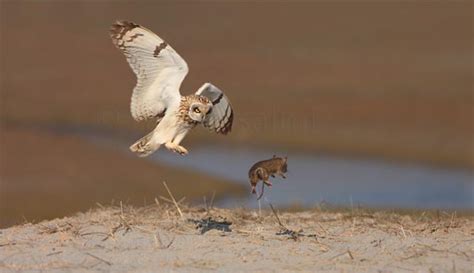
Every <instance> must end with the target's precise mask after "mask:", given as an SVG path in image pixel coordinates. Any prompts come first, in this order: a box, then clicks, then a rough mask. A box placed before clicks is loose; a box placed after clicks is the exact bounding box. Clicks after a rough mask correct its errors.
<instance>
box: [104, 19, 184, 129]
mask: <svg viewBox="0 0 474 273" xmlns="http://www.w3.org/2000/svg"><path fill="white" fill-rule="evenodd" d="M110 37H111V38H112V41H113V43H114V44H115V46H116V47H117V48H118V49H120V50H121V51H122V52H123V54H124V55H125V57H126V58H127V61H128V63H129V64H130V67H131V68H132V70H133V72H134V73H135V74H136V76H137V85H136V86H135V88H134V89H133V94H132V103H131V105H130V110H131V113H132V116H133V118H134V119H135V120H137V121H140V120H145V119H148V118H152V117H157V116H160V115H162V114H164V112H165V111H166V108H167V107H168V106H169V105H170V104H171V103H173V102H178V103H179V100H180V93H179V87H180V85H181V82H182V81H183V79H184V77H186V74H187V73H188V65H187V64H186V62H185V61H184V60H183V58H181V56H179V55H178V53H176V51H174V49H173V48H171V46H169V45H168V44H167V43H166V42H165V41H163V39H161V38H160V37H158V36H157V35H156V34H155V33H153V32H151V31H150V30H148V29H146V28H144V27H142V26H140V25H137V24H135V23H132V22H128V21H117V22H116V23H114V24H113V25H112V27H111V28H110Z"/></svg>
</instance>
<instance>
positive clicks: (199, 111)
mask: <svg viewBox="0 0 474 273" xmlns="http://www.w3.org/2000/svg"><path fill="white" fill-rule="evenodd" d="M193 111H194V113H198V114H199V113H201V110H199V108H197V107H196V108H194V110H193Z"/></svg>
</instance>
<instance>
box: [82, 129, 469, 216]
mask: <svg viewBox="0 0 474 273" xmlns="http://www.w3.org/2000/svg"><path fill="white" fill-rule="evenodd" d="M80 135H81V136H82V137H84V138H86V139H88V140H89V141H92V142H94V143H96V144H100V145H101V146H104V145H108V146H109V147H111V148H115V149H117V148H119V149H120V150H121V151H123V152H126V153H130V152H129V151H128V149H127V147H128V144H129V143H128V142H127V143H124V142H123V141H117V140H113V139H112V138H110V135H108V136H104V135H99V134H91V133H90V132H88V133H87V134H84V132H82V133H81V134H80ZM273 154H274V152H270V151H264V150H248V149H244V148H239V149H237V148H232V149H231V148H226V147H222V146H196V147H193V148H192V149H190V153H189V154H188V155H186V156H180V155H177V154H174V153H172V152H169V151H167V150H166V149H165V148H161V149H160V150H159V151H158V152H157V153H154V154H153V155H152V156H150V157H148V160H152V161H156V162H159V163H160V164H162V165H168V166H173V167H182V168H188V169H191V170H195V171H199V172H203V173H207V174H210V175H213V176H216V177H222V178H224V179H226V180H231V181H234V182H235V183H241V184H243V185H245V186H246V187H248V190H249V198H244V199H228V200H224V202H223V203H221V204H220V205H223V206H243V207H256V206H257V205H258V203H257V202H256V200H255V199H256V197H255V196H254V195H251V194H250V185H249V182H248V176H247V173H248V169H249V168H250V166H252V165H253V164H254V163H255V162H256V161H259V160H262V159H267V158H271V157H272V156H273ZM130 155H131V154H130ZM277 155H287V156H288V171H289V172H288V173H287V175H286V176H287V179H282V178H279V177H277V178H272V179H271V181H272V182H273V185H274V186H273V188H268V187H266V188H265V195H264V198H263V201H264V202H271V203H273V204H275V205H278V206H279V207H283V206H288V205H302V206H314V205H316V204H318V203H321V202H328V203H331V204H337V205H358V204H361V205H364V206H373V207H394V208H419V209H424V208H444V209H473V208H474V173H473V172H472V171H469V170H464V169H443V168H440V167H430V166H427V165H422V164H399V163H393V162H385V161H381V160H375V159H374V160H368V159H360V158H359V159H356V158H341V157H334V156H329V155H308V154H298V153H291V152H290V153H288V152H287V153H280V154H278V153H277ZM131 156H133V155H131ZM190 186H196V187H198V186H199V185H190ZM257 188H258V190H260V184H259V186H258V187H257Z"/></svg>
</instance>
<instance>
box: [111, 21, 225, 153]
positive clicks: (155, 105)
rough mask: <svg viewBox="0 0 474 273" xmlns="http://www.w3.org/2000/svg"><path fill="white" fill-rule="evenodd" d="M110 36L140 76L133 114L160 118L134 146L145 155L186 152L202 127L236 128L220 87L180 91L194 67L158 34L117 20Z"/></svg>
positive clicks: (207, 85)
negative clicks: (194, 131)
mask: <svg viewBox="0 0 474 273" xmlns="http://www.w3.org/2000/svg"><path fill="white" fill-rule="evenodd" d="M110 37H111V38H112V41H113V43H114V45H115V46H116V47H117V48H118V49H119V50H120V51H122V52H123V54H124V55H125V57H126V59H127V61H128V63H129V64H130V67H131V68H132V70H133V72H134V73H135V74H136V76H137V84H136V86H135V88H134V89H133V94H132V101H131V105H130V110H131V113H132V116H133V118H134V119H135V120H136V121H142V120H146V119H156V120H157V125H156V127H155V129H154V130H153V131H152V132H151V133H149V134H148V135H146V136H144V137H143V138H141V139H139V140H138V141H137V142H135V143H134V144H133V145H132V146H130V150H131V151H132V152H135V153H137V154H138V156H141V157H144V156H148V155H150V154H152V153H153V152H155V151H156V150H158V149H159V148H160V146H161V145H165V147H166V148H167V149H169V150H171V151H173V152H176V153H178V154H181V155H185V154H187V153H188V150H186V149H185V148H184V147H183V146H181V145H180V142H181V141H182V140H183V138H184V137H185V136H186V134H187V133H188V132H189V131H190V130H191V129H193V128H194V127H195V126H196V125H198V124H202V125H203V126H204V127H207V128H209V129H210V130H212V131H214V132H216V133H219V134H224V135H225V134H227V133H229V132H230V131H231V129H232V122H233V117H234V113H233V110H232V107H231V105H230V101H229V99H228V98H227V96H226V95H224V93H223V92H222V91H221V90H220V89H219V88H217V87H216V86H214V85H212V84H211V83H205V84H203V85H202V86H201V87H200V88H199V89H198V90H197V92H196V93H195V94H192V95H189V96H182V95H181V94H180V92H179V87H180V85H181V82H182V81H183V79H184V77H186V74H187V73H188V65H187V64H186V61H184V59H183V58H181V56H179V54H178V53H177V52H176V51H175V50H174V49H173V48H172V47H171V46H170V45H169V44H167V43H166V42H165V41H164V40H163V39H161V38H160V37H158V35H156V34H155V33H153V32H152V31H150V30H148V29H146V28H144V27H142V26H140V25H137V24H135V23H132V22H128V21H117V22H116V23H114V24H113V25H112V27H111V28H110Z"/></svg>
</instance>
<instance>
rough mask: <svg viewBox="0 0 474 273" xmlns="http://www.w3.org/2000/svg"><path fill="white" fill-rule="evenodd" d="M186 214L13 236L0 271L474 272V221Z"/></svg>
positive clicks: (129, 212)
mask: <svg viewBox="0 0 474 273" xmlns="http://www.w3.org/2000/svg"><path fill="white" fill-rule="evenodd" d="M181 211H182V215H181V216H180V214H179V213H178V211H177V209H176V208H175V207H174V206H172V205H168V204H160V205H153V206H148V207H142V208H133V207H113V208H99V209H97V210H93V211H90V212H87V213H83V214H78V215H76V216H73V217H67V218H63V219H56V220H52V221H45V222H41V223H37V224H24V225H22V226H15V227H11V228H8V229H3V230H0V271H2V272H39V271H47V272H99V271H101V272H157V270H159V271H160V272H204V271H206V272H207V271H225V272H316V271H317V272H472V264H473V263H472V259H473V258H474V251H473V249H472V241H473V234H474V219H473V218H472V217H471V216H469V217H466V216H463V217H459V216H457V215H456V214H455V213H453V214H448V213H443V212H441V213H438V214H437V215H436V214H434V215H429V213H418V214H406V215H400V214H396V213H388V212H368V211H363V210H359V209H358V210H354V211H350V210H347V211H340V212H335V211H327V210H322V209H318V210H309V211H301V212H278V211H276V210H275V213H273V211H272V210H270V209H269V210H262V211H261V212H260V213H259V212H258V211H249V210H243V209H234V210H224V209H206V208H183V207H182V206H181ZM276 215H279V217H278V218H279V219H280V222H281V224H279V223H278V221H279V220H277V217H276ZM209 217H211V218H209ZM214 221H215V222H214ZM279 233H283V234H280V235H279Z"/></svg>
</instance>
